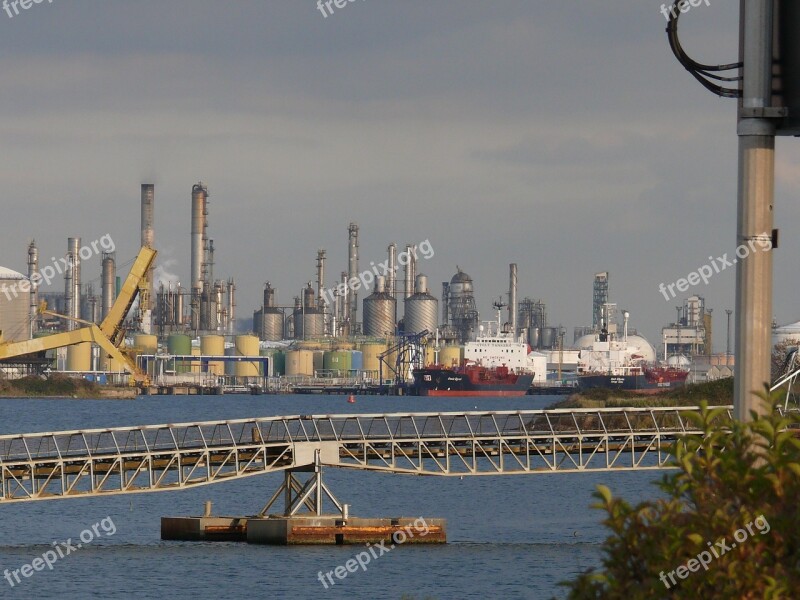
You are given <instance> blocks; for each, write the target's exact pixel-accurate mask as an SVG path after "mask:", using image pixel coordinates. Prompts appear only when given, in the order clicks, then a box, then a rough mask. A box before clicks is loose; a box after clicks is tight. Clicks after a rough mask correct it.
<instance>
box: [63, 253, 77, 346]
mask: <svg viewBox="0 0 800 600" xmlns="http://www.w3.org/2000/svg"><path fill="white" fill-rule="evenodd" d="M80 247H81V238H67V270H66V272H65V273H64V296H65V298H66V310H65V312H66V314H67V316H68V317H72V318H73V319H80V318H81V257H80ZM77 328H78V323H76V322H75V321H72V320H68V321H67V331H73V330H75V329H77Z"/></svg>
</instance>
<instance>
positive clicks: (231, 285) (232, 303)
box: [227, 277, 236, 335]
mask: <svg viewBox="0 0 800 600" xmlns="http://www.w3.org/2000/svg"><path fill="white" fill-rule="evenodd" d="M235 294H236V283H235V282H234V281H233V278H232V277H231V278H230V279H228V295H227V299H228V333H229V334H231V335H233V333H234V330H235V329H236V324H235V321H236V296H235Z"/></svg>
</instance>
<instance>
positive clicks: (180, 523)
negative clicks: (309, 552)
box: [161, 515, 447, 547]
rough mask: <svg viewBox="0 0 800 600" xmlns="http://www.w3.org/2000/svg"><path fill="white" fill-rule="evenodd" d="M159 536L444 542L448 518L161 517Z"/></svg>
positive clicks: (299, 541)
mask: <svg viewBox="0 0 800 600" xmlns="http://www.w3.org/2000/svg"><path fill="white" fill-rule="evenodd" d="M161 539H162V540H181V541H198V542H200V541H205V542H209V541H247V543H249V544H272V545H280V546H286V545H316V544H322V545H325V544H330V545H341V544H365V543H373V544H375V543H380V542H386V543H387V544H390V545H392V547H394V546H397V545H401V544H446V543H447V522H446V520H445V519H425V518H423V517H418V518H410V517H400V518H395V519H387V518H380V519H365V518H359V517H349V518H348V519H347V520H344V519H342V516H341V515H327V516H325V515H323V516H295V517H283V516H269V517H263V518H259V517H162V518H161Z"/></svg>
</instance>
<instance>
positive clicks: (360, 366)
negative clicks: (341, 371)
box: [350, 350, 364, 373]
mask: <svg viewBox="0 0 800 600" xmlns="http://www.w3.org/2000/svg"><path fill="white" fill-rule="evenodd" d="M350 369H351V370H353V371H358V372H359V373H360V372H361V371H363V370H364V355H363V354H362V353H361V351H360V350H351V351H350Z"/></svg>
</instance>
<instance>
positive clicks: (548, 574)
mask: <svg viewBox="0 0 800 600" xmlns="http://www.w3.org/2000/svg"><path fill="white" fill-rule="evenodd" d="M554 400H555V398H553V397H531V396H528V397H523V398H519V399H514V398H508V399H503V400H493V399H474V398H470V399H453V398H443V399H435V398H386V397H360V398H358V402H357V403H356V404H348V403H347V402H346V398H345V397H343V396H305V397H304V396H207V397H170V396H166V397H149V398H140V399H137V400H135V401H94V400H0V433H3V434H5V433H21V432H36V431H53V430H62V429H77V428H88V427H113V426H131V425H144V424H156V423H167V422H185V421H195V420H212V419H235V418H246V417H255V416H269V415H279V414H312V413H316V414H329V413H345V412H362V413H363V412H407V411H419V412H422V411H458V410H470V409H477V410H490V409H497V410H507V409H535V408H544V407H546V406H547V405H548V404H550V403H552V402H553V401H554ZM656 477H657V475H654V474H653V473H644V472H639V473H622V472H620V473H607V474H591V473H586V474H574V475H558V474H555V475H550V474H548V475H535V476H533V475H516V476H497V477H465V478H463V479H458V478H452V479H451V478H434V477H412V476H402V475H390V474H383V473H368V472H355V471H346V470H340V469H329V470H327V471H326V473H325V480H326V483H327V484H328V485H329V486H330V487H331V489H332V490H333V492H334V494H336V495H337V496H338V497H339V499H340V500H342V501H344V502H347V503H348V504H350V505H351V506H352V509H351V510H352V514H354V515H357V516H384V517H393V516H407V517H414V518H416V517H419V516H424V517H444V518H446V519H447V520H448V539H449V543H448V544H447V545H445V546H437V547H426V546H402V547H398V548H396V549H394V550H391V551H390V552H389V553H386V554H384V555H383V556H380V557H379V558H378V559H376V560H372V562H371V563H370V564H369V565H368V567H367V570H366V571H362V570H360V569H359V570H358V571H357V572H355V573H350V574H348V575H347V577H346V578H345V579H344V580H338V579H336V578H335V577H334V581H336V585H335V586H333V587H330V586H329V589H325V588H324V587H323V586H322V584H321V583H320V582H319V580H318V578H317V577H318V573H319V572H327V571H330V570H332V569H335V567H336V566H338V565H344V563H345V562H346V561H347V560H348V559H350V558H352V557H353V556H354V555H355V554H356V553H357V552H360V551H362V550H363V549H364V548H363V547H359V546H340V547H330V546H326V547H271V546H251V545H247V544H236V543H214V544H210V543H209V544H197V543H183V542H163V541H161V539H160V536H159V533H160V517H161V516H164V515H191V514H194V515H196V514H200V513H201V512H202V506H203V502H204V501H205V500H211V501H213V503H214V512H215V513H216V514H237V515H242V514H253V513H255V512H257V511H258V510H260V509H261V508H262V507H263V505H264V504H265V503H266V501H267V500H268V499H269V497H270V496H271V495H272V493H273V492H274V490H275V489H277V487H278V486H279V485H280V483H281V481H282V476H281V475H280V474H272V475H265V476H258V477H252V478H248V479H241V480H238V481H230V482H226V483H221V484H215V485H211V486H207V487H201V488H194V489H190V490H185V491H180V492H160V493H149V494H136V495H126V496H108V497H104V498H82V499H76V500H55V501H45V502H32V503H29V504H9V505H6V506H2V507H0V511H2V513H0V514H2V518H1V519H0V571H3V570H4V569H9V570H13V569H19V568H20V567H21V566H22V565H24V564H30V563H31V562H32V561H33V560H34V559H35V558H36V557H39V556H41V555H42V554H43V553H44V552H46V551H48V550H52V549H53V546H52V543H53V542H54V541H58V542H66V540H67V539H68V538H72V540H73V544H75V543H76V542H77V540H78V538H79V536H80V534H81V532H83V531H84V530H86V529H87V528H89V529H90V528H91V526H92V525H94V524H97V523H100V522H101V520H103V519H105V518H107V517H110V518H111V521H112V522H113V525H114V526H115V527H116V532H115V533H114V534H113V535H109V534H108V533H107V532H106V530H104V529H102V528H98V532H99V534H102V535H93V536H92V537H94V539H93V540H92V541H91V542H90V543H88V544H85V545H83V546H82V548H81V549H80V550H77V551H75V552H73V553H71V554H69V555H67V556H64V558H62V559H59V560H58V561H57V562H55V563H54V564H53V569H52V570H48V569H46V568H45V569H44V570H43V571H41V572H34V573H33V574H32V576H31V577H30V578H27V579H26V578H22V579H21V583H19V584H16V582H15V586H14V587H13V588H12V587H11V586H10V585H9V584H8V583H7V581H6V580H5V579H2V578H0V596H2V597H8V598H31V597H36V598H56V597H58V598H104V599H106V598H131V597H135V598H142V599H151V598H152V599H159V600H163V598H170V599H171V600H172V599H180V600H183V599H187V600H188V599H191V600H198V599H201V598H223V597H233V596H234V595H235V596H236V597H239V596H240V597H252V598H280V599H283V598H287V599H295V598H297V599H305V598H324V599H330V600H334V599H338V598H391V599H400V598H401V597H403V596H404V595H406V596H407V597H413V598H416V599H418V600H422V599H424V598H437V599H442V600H444V599H451V598H480V599H482V600H484V599H487V598H504V599H506V598H508V599H516V598H520V599H529V598H530V599H538V598H551V597H554V596H555V597H563V595H564V592H563V590H562V589H561V588H559V586H558V582H559V581H562V580H564V579H569V578H571V577H573V576H574V574H576V573H578V572H581V571H584V570H586V569H588V568H590V567H593V566H596V565H598V564H599V562H600V557H601V554H600V543H601V542H602V541H603V539H604V538H605V537H606V535H607V531H606V530H605V529H604V528H603V527H602V526H601V525H600V521H601V519H602V515H603V513H601V512H600V511H596V510H591V509H589V508H588V507H589V505H590V504H591V503H592V502H593V501H594V499H593V498H592V497H591V492H592V490H593V489H594V487H595V485H597V484H598V483H605V484H606V485H609V486H610V487H611V488H612V490H614V491H615V492H617V493H619V494H622V495H623V496H625V497H626V498H627V499H629V500H632V501H637V500H640V499H644V498H647V497H652V496H654V495H655V494H656V489H655V488H654V487H653V486H652V485H650V484H649V481H651V480H653V479H654V478H656ZM106 524H107V525H111V524H112V523H111V522H109V521H106ZM108 530H109V531H111V530H112V528H111V527H110V526H109V527H108ZM86 537H89V536H88V535H87V536H86ZM12 581H13V579H12Z"/></svg>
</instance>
